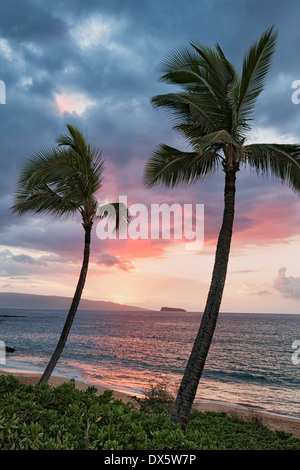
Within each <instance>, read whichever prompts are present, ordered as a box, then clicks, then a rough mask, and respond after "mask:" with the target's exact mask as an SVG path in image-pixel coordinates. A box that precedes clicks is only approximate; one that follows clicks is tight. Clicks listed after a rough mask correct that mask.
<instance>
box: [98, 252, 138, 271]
mask: <svg viewBox="0 0 300 470" xmlns="http://www.w3.org/2000/svg"><path fill="white" fill-rule="evenodd" d="M94 261H95V262H96V263H97V264H100V265H104V266H108V267H111V266H115V267H117V268H118V269H122V270H123V271H130V270H131V269H133V267H134V266H133V265H132V263H131V262H130V261H127V260H125V259H121V258H118V257H117V256H114V255H111V254H109V253H102V254H101V255H96V256H95V257H94Z"/></svg>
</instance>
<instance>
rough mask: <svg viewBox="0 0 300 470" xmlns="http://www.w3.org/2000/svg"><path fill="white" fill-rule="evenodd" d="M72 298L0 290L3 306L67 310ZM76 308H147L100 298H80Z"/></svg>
mask: <svg viewBox="0 0 300 470" xmlns="http://www.w3.org/2000/svg"><path fill="white" fill-rule="evenodd" d="M71 301H72V299H71V298H69V297H60V296H56V295H37V294H20V293H14V292H0V307H3V308H49V309H62V310H68V309H69V307H70V305H71ZM78 310H128V311H130V310H131V311H137V310H141V311H147V310H149V309H146V308H140V307H133V306H131V305H123V304H118V303H115V302H106V301H102V300H87V299H81V301H80V304H79V308H78Z"/></svg>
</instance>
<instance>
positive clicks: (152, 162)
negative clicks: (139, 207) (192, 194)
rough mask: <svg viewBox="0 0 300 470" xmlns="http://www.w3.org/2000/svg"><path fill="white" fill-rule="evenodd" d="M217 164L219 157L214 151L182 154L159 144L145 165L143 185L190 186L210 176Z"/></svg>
mask: <svg viewBox="0 0 300 470" xmlns="http://www.w3.org/2000/svg"><path fill="white" fill-rule="evenodd" d="M219 163H220V156H219V155H218V154H217V153H216V152H215V151H206V152H204V153H203V154H200V153H198V152H182V151H180V150H177V149H175V148H173V147H169V146H167V145H164V144H161V145H159V146H158V147H157V148H156V149H155V150H154V152H153V154H152V155H151V157H150V158H149V159H148V161H147V163H146V166H145V171H144V183H145V185H146V186H147V187H153V186H155V185H157V184H160V183H162V184H164V185H165V186H168V187H174V186H176V185H179V184H182V185H190V184H192V183H194V182H195V181H197V180H199V179H203V178H206V177H208V176H210V175H212V174H213V173H214V172H215V171H216V169H217V167H218V165H219Z"/></svg>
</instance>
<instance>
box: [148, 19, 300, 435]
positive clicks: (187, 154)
mask: <svg viewBox="0 0 300 470" xmlns="http://www.w3.org/2000/svg"><path fill="white" fill-rule="evenodd" d="M276 40H277V32H276V31H275V30H274V28H273V27H271V28H270V29H268V30H267V31H265V32H264V33H263V34H262V36H261V37H260V39H259V40H258V41H256V42H255V43H254V44H253V45H252V46H251V47H250V48H249V50H248V52H247V53H246V54H245V56H244V61H243V67H242V73H241V74H238V72H237V71H236V69H235V67H234V66H233V65H232V64H231V63H230V62H229V61H228V60H227V58H226V57H225V55H224V53H223V51H222V49H221V47H220V45H219V44H217V45H216V48H215V49H211V48H208V47H204V46H202V45H201V44H199V43H196V42H191V43H190V47H189V48H184V49H179V50H175V51H174V52H173V53H171V54H170V55H169V56H168V57H166V59H165V60H164V61H163V62H162V64H161V66H160V70H161V72H162V76H161V78H160V80H162V81H164V82H167V83H170V84H173V85H179V86H180V87H181V90H180V91H179V92H177V93H167V94H163V95H158V96H155V97H153V98H152V104H153V106H154V107H155V108H164V109H166V110H167V111H169V112H170V113H171V116H172V117H173V118H174V121H175V122H174V129H176V130H177V131H179V132H180V133H181V134H182V135H183V137H184V139H185V140H186V141H187V142H188V144H189V145H190V149H189V151H181V150H178V149H175V148H172V147H170V146H167V145H165V144H161V145H159V146H158V147H157V148H156V149H155V150H154V152H153V154H152V155H151V157H150V158H149V159H148V161H147V163H146V167H145V174H144V178H145V185H146V186H148V187H153V186H154V185H157V184H163V185H165V186H167V187H174V186H176V185H180V184H182V185H190V184H192V183H194V182H196V181H199V180H200V181H201V180H203V179H204V178H206V177H207V176H210V175H212V174H214V173H215V172H216V171H217V170H218V169H219V168H221V169H222V170H223V171H224V173H225V189H224V212H223V222H222V226H221V229H220V232H219V236H218V241H217V247H216V254H215V263H214V268H213V272H212V279H211V285H210V289H209V293H208V297H207V302H206V306H205V309H204V312H203V315H202V319H201V322H200V326H199V330H198V333H197V336H196V339H195V342H194V345H193V348H192V351H191V353H190V356H189V360H188V362H187V365H186V369H185V372H184V375H183V378H182V381H181V384H180V387H179V390H178V394H177V398H176V401H175V404H174V407H173V410H172V414H171V420H172V421H173V422H175V423H179V425H180V426H181V428H183V429H184V428H185V427H186V425H187V422H188V418H189V413H190V410H191V407H192V404H193V401H194V398H195V395H196V391H197V388H198V384H199V381H200V378H201V375H202V372H203V368H204V365H205V361H206V357H207V354H208V351H209V348H210V345H211V342H212V338H213V334H214V330H215V327H216V323H217V319H218V314H219V309H220V304H221V300H222V295H223V289H224V284H225V279H226V273H227V265H228V259H229V252H230V244H231V238H232V228H233V221H234V212H235V192H236V176H237V173H238V171H239V170H240V168H241V166H242V165H245V166H246V167H248V168H251V169H254V170H255V171H256V172H257V173H258V174H260V175H272V176H274V177H275V178H277V179H278V180H280V181H281V182H283V183H285V184H287V185H289V186H290V187H291V188H293V190H295V191H297V192H299V190H300V165H299V163H300V160H299V156H300V146H299V145H285V144H284V145H283V144H246V134H247V131H249V130H250V124H249V122H250V120H251V119H252V118H253V111H254V107H255V103H256V100H257V98H258V96H259V95H260V93H261V92H262V90H263V88H264V82H265V77H266V74H267V72H268V71H269V69H270V63H271V58H272V55H273V53H274V50H275V45H276Z"/></svg>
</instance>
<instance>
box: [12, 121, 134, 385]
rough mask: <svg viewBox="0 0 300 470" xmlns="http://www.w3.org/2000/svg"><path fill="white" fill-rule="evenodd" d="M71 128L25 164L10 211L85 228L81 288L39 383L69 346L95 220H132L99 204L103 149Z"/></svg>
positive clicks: (112, 206) (117, 209) (116, 207)
mask: <svg viewBox="0 0 300 470" xmlns="http://www.w3.org/2000/svg"><path fill="white" fill-rule="evenodd" d="M67 128H68V134H64V135H60V136H59V137H58V138H57V140H56V142H57V144H58V145H57V147H55V148H50V149H42V150H40V151H37V152H36V153H34V154H33V155H32V156H31V157H30V158H29V159H28V160H27V161H26V162H25V164H24V166H23V168H22V170H21V172H20V176H19V179H18V183H17V190H16V195H15V201H14V204H13V206H12V208H11V209H12V212H15V213H18V214H19V215H22V214H24V213H27V212H33V213H37V214H39V213H49V214H51V215H54V216H55V217H57V218H68V217H71V216H74V215H75V214H77V213H79V214H80V216H81V220H82V226H83V228H84V252H83V260H82V267H81V271H80V275H79V280H78V283H77V287H76V290H75V293H74V297H73V300H72V302H71V306H70V309H69V312H68V315H67V317H66V320H65V324H64V327H63V330H62V332H61V335H60V338H59V341H58V343H57V346H56V349H55V351H54V353H53V355H52V357H51V359H50V361H49V363H48V365H47V367H46V369H45V371H44V373H43V374H42V376H41V378H40V380H39V384H42V383H46V382H48V380H49V378H50V376H51V374H52V372H53V370H54V368H55V366H56V364H57V362H58V360H59V358H60V356H61V353H62V352H63V349H64V346H65V344H66V342H67V338H68V335H69V332H70V329H71V326H72V323H73V320H74V318H75V315H76V312H77V309H78V306H79V302H80V299H81V295H82V291H83V288H84V284H85V280H86V276H87V271H88V264H89V256H90V244H91V231H92V227H93V222H94V220H95V218H96V217H99V218H103V217H107V216H110V218H111V219H112V217H113V211H112V210H111V209H114V210H115V216H116V217H115V221H116V224H115V229H119V226H120V224H124V223H125V222H126V223H127V222H128V220H129V214H128V211H127V209H126V208H125V207H122V205H121V204H120V205H119V203H111V204H105V205H102V206H98V204H97V199H96V194H97V193H98V191H99V189H100V188H101V187H102V182H103V171H104V160H103V159H102V151H101V150H100V149H99V148H97V147H92V146H91V145H90V144H89V143H88V142H87V141H86V139H85V138H84V137H83V135H82V133H81V132H80V131H79V130H78V129H77V128H75V127H73V126H71V125H70V124H67ZM121 211H122V212H121ZM121 214H122V215H121ZM119 215H120V217H119Z"/></svg>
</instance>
